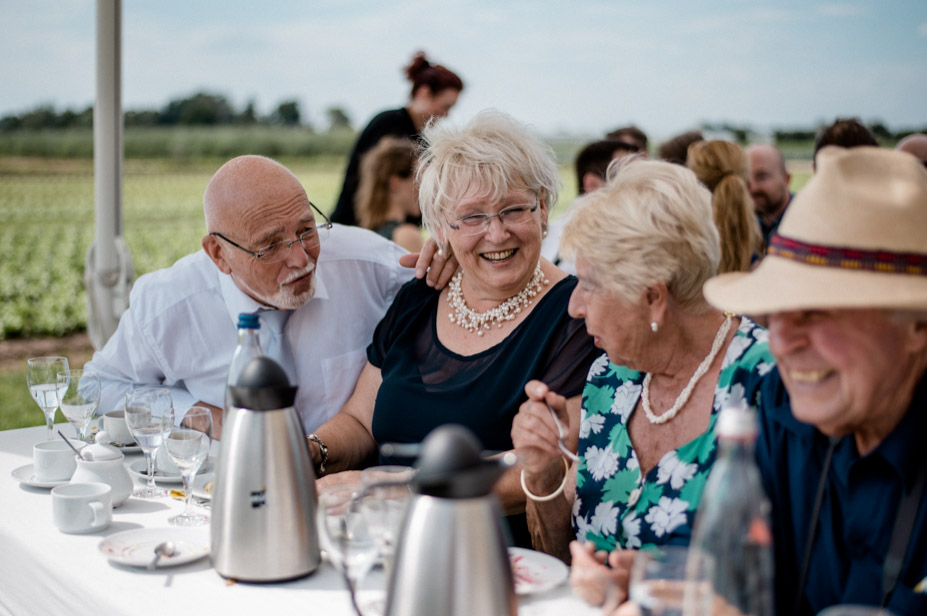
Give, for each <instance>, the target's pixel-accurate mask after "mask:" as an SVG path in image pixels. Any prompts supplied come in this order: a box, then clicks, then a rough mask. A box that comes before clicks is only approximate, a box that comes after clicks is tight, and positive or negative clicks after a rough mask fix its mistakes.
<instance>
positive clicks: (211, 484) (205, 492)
mask: <svg viewBox="0 0 927 616" xmlns="http://www.w3.org/2000/svg"><path fill="white" fill-rule="evenodd" d="M215 481H216V474H215V473H203V474H202V475H197V476H196V477H195V478H194V479H193V496H195V497H196V498H202V499H203V500H212V491H213V490H214V489H215Z"/></svg>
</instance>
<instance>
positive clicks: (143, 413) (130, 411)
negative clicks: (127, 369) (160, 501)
mask: <svg viewBox="0 0 927 616" xmlns="http://www.w3.org/2000/svg"><path fill="white" fill-rule="evenodd" d="M126 425H127V426H128V427H129V433H130V434H132V436H133V437H135V440H136V442H137V443H138V445H139V447H141V448H142V451H143V452H144V454H145V461H146V462H147V463H148V472H147V477H148V484H147V486H146V487H144V488H141V489H138V490H136V491H135V492H133V493H132V495H133V496H138V497H141V498H160V497H163V496H167V491H166V490H162V489H161V488H159V487H158V486H156V485H155V480H154V475H155V465H154V457H155V454H156V453H157V452H158V447H160V446H161V443H163V442H164V439H165V437H166V436H167V435H168V434H169V433H170V431H171V428H173V427H174V403H173V401H172V399H171V390H169V389H165V388H163V387H141V388H138V389H133V390H131V391H130V392H128V393H127V394H126Z"/></svg>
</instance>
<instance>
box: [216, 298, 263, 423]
mask: <svg viewBox="0 0 927 616" xmlns="http://www.w3.org/2000/svg"><path fill="white" fill-rule="evenodd" d="M260 329H261V321H260V319H259V318H258V315H256V314H253V313H251V312H242V313H241V314H239V315H238V347H237V348H236V349H235V354H234V355H232V362H231V363H230V364H229V377H228V380H227V381H226V386H225V411H226V412H227V411H228V408H229V404H230V402H231V400H230V399H229V390H228V388H229V387H231V386H233V385H235V384H236V383H238V375H239V373H240V372H241V371H242V369H243V368H244V367H245V366H246V365H247V364H248V362H249V361H251V360H252V359H254V358H255V357H259V356H261V355H263V354H264V350H263V349H261V340H260V337H259V336H260ZM223 419H225V417H224V413H223Z"/></svg>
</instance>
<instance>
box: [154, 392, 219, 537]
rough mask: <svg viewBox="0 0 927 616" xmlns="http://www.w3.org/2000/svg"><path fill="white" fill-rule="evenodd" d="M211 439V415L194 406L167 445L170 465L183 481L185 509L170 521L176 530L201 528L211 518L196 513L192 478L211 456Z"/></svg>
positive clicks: (173, 431)
mask: <svg viewBox="0 0 927 616" xmlns="http://www.w3.org/2000/svg"><path fill="white" fill-rule="evenodd" d="M211 438H212V413H211V412H210V410H209V409H208V408H206V407H204V406H193V407H190V410H189V411H187V414H186V415H184V418H183V421H181V422H180V427H179V428H174V429H173V430H171V432H170V434H168V436H167V438H166V439H165V441H164V447H165V448H166V449H167V455H168V457H169V458H170V459H171V462H173V463H174V464H176V465H177V468H179V469H180V476H181V477H182V478H183V493H184V509H183V513H179V514H177V515H175V516H172V517H170V518H168V519H167V522H168V524H173V525H174V526H202V525H203V524H205V523H206V522H208V521H209V517H208V516H206V515H203V514H201V513H196V512H195V511H194V510H193V477H194V476H195V475H196V472H197V471H198V470H199V469H200V466H202V465H203V462H205V461H206V457H207V456H208V455H209V443H210V439H211Z"/></svg>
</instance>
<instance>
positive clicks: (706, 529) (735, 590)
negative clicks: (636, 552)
mask: <svg viewBox="0 0 927 616" xmlns="http://www.w3.org/2000/svg"><path fill="white" fill-rule="evenodd" d="M716 432H717V435H718V459H717V460H716V461H715V464H714V467H713V468H712V470H711V473H710V474H709V475H708V481H707V483H706V485H705V490H704V492H702V499H701V503H700V504H699V508H698V513H697V514H696V517H695V528H694V529H693V534H692V544H691V546H690V549H691V550H693V551H694V552H695V554H696V555H700V556H708V557H709V559H710V561H711V562H712V565H713V571H714V573H713V587H714V593H715V595H716V596H717V597H719V598H721V599H723V600H724V601H725V602H727V603H728V604H729V605H731V606H733V607H735V608H737V609H738V610H739V611H740V613H741V614H745V615H747V616H772V615H773V613H774V612H773V551H772V547H773V546H772V530H771V528H770V523H769V499H768V498H767V497H766V494H765V492H764V491H763V485H762V483H761V481H760V473H759V469H758V468H757V466H756V460H755V459H754V457H753V448H754V445H755V444H756V437H757V432H758V425H757V417H756V412H755V411H754V410H753V409H750V408H725V409H723V410H722V411H721V414H720V416H719V417H718V423H717V426H716Z"/></svg>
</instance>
